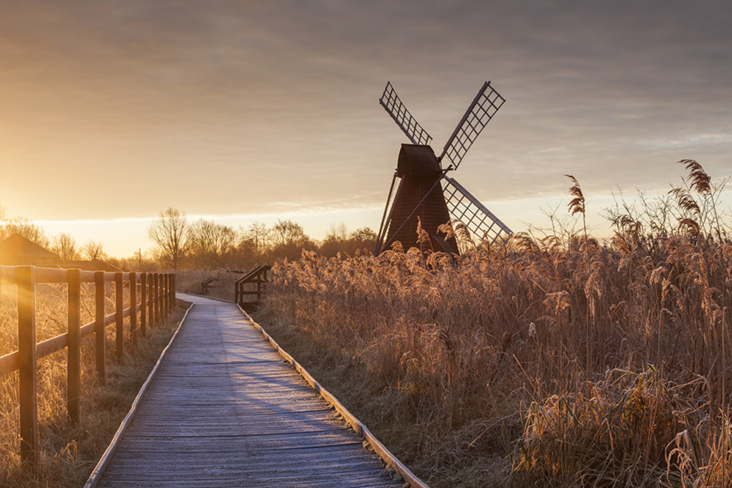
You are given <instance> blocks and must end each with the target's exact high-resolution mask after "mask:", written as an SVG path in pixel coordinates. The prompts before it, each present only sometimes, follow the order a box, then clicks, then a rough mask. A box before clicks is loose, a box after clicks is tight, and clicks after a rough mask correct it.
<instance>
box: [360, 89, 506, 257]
mask: <svg viewBox="0 0 732 488" xmlns="http://www.w3.org/2000/svg"><path fill="white" fill-rule="evenodd" d="M505 101H506V100H505V99H504V98H503V97H502V96H501V95H499V94H498V92H497V91H495V90H494V89H493V87H492V86H491V84H490V82H486V83H484V84H483V87H482V88H481V89H480V91H479V92H478V95H477V96H476V97H475V99H474V100H473V103H471V104H470V106H469V107H468V110H467V111H466V112H465V115H463V118H462V119H461V120H460V122H459V123H458V125H457V127H456V128H455V131H454V132H453V133H452V135H451V136H450V138H449V139H448V140H447V143H446V144H445V147H444V148H443V150H442V154H440V156H439V157H437V156H435V152H434V151H433V150H432V147H431V146H430V145H429V144H430V141H431V140H432V137H431V136H430V135H429V134H428V133H427V132H426V131H425V130H424V129H423V128H422V126H421V125H419V123H418V122H417V121H416V120H415V119H414V117H412V114H411V113H409V110H407V108H406V107H405V106H404V104H403V103H402V101H401V100H400V99H399V97H398V96H397V94H396V91H394V87H392V86H391V82H389V83H387V84H386V88H385V89H384V94H383V95H382V96H381V98H380V99H379V103H381V105H382V106H383V107H384V109H385V110H386V111H387V112H388V113H389V115H391V117H392V118H393V119H394V121H395V122H396V123H397V125H398V126H399V127H400V128H401V129H402V131H404V133H405V134H406V135H407V137H408V138H409V140H410V141H412V144H402V148H401V150H400V151H399V159H398V161H397V169H396V172H395V173H394V177H393V178H392V180H391V187H390V188H389V196H388V198H387V200H386V208H384V215H383V217H382V219H381V226H380V227H379V234H378V238H377V241H376V248H375V249H374V254H375V255H378V254H379V253H380V252H382V251H384V250H386V249H389V248H390V247H391V246H392V245H393V244H394V243H395V242H396V241H400V242H401V243H402V247H403V248H404V249H407V248H409V247H412V246H414V245H416V244H417V225H418V219H419V222H420V223H421V227H422V230H424V231H425V232H427V234H428V235H429V237H430V241H431V242H430V246H431V247H432V249H434V250H436V251H437V250H442V251H446V252H455V253H459V252H460V251H461V250H460V248H459V246H458V242H457V241H456V240H455V239H454V238H450V239H444V235H443V236H440V235H438V233H437V228H438V227H439V226H440V225H442V224H446V223H448V222H449V223H451V224H452V226H453V228H455V229H456V230H458V231H461V232H460V233H461V235H463V236H466V235H469V237H470V238H471V239H480V240H482V241H483V242H488V243H490V244H493V243H495V242H496V241H501V242H502V241H503V240H505V239H506V238H507V237H508V236H509V235H510V234H511V229H509V228H508V227H507V226H506V225H505V224H504V223H503V222H501V221H500V220H499V219H498V218H497V217H496V216H495V215H493V214H492V213H491V212H490V210H488V209H487V208H486V207H485V206H484V205H483V204H482V203H480V202H479V201H478V200H477V199H476V198H475V197H474V196H473V195H471V194H470V193H469V192H468V190H466V189H465V188H464V187H463V186H462V185H461V184H460V183H458V182H457V181H455V179H453V178H451V177H449V176H447V173H448V172H449V171H453V170H456V169H457V168H458V166H460V163H461V162H462V160H463V158H464V157H465V154H466V153H467V152H468V149H470V146H471V145H472V144H473V142H475V140H476V139H477V137H478V135H479V134H480V132H481V131H482V130H483V128H484V127H485V126H486V124H488V122H489V121H490V120H491V119H492V118H493V115H495V113H496V112H497V111H498V109H499V108H501V105H503V103H504V102H505ZM443 163H444V165H445V167H444V168H443ZM397 178H399V179H400V181H399V186H398V187H397V190H396V193H394V185H395V183H396V180H397ZM466 231H467V232H466ZM425 245H426V244H424V243H423V244H422V247H423V249H422V250H426V249H425Z"/></svg>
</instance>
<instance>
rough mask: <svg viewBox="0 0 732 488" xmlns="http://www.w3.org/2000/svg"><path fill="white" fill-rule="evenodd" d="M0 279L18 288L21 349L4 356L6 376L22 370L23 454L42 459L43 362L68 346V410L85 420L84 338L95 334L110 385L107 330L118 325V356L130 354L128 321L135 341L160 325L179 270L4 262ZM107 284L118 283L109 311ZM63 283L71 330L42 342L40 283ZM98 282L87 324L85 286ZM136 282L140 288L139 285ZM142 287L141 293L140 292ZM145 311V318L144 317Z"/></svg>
mask: <svg viewBox="0 0 732 488" xmlns="http://www.w3.org/2000/svg"><path fill="white" fill-rule="evenodd" d="M0 282H1V283H2V284H4V285H15V286H17V289H18V350H17V351H15V352H12V353H10V354H6V355H5V356H2V357H0V375H4V374H8V373H11V372H13V371H18V377H19V402H20V437H21V441H20V458H21V462H22V463H24V464H25V463H30V464H32V465H35V464H36V463H37V461H38V451H39V440H38V406H37V405H38V403H37V402H38V400H37V393H36V390H37V382H36V376H37V375H36V373H37V361H38V359H40V358H43V357H45V356H48V355H49V354H53V353H54V352H57V351H59V350H61V349H63V348H65V347H67V348H68V365H67V372H68V374H67V410H68V414H69V418H70V419H71V421H72V422H75V423H78V422H79V393H80V386H81V351H80V348H81V339H82V338H83V337H86V336H89V335H91V334H94V335H95V346H94V347H95V358H96V370H97V375H98V377H99V381H100V382H101V383H102V384H104V383H105V376H106V374H105V356H106V341H105V339H106V337H105V334H106V329H107V326H109V325H112V324H115V349H116V355H117V357H118V358H120V357H122V355H123V354H124V347H125V337H124V319H125V318H127V317H129V318H130V321H129V323H130V340H131V341H132V343H133V344H134V343H136V342H137V338H138V335H142V336H144V335H145V334H146V328H147V326H148V325H150V326H152V325H155V324H157V323H160V322H161V321H162V320H163V319H164V318H165V317H166V316H167V315H168V314H170V312H171V311H172V309H173V305H174V303H175V274H172V273H132V272H130V273H123V272H117V273H110V272H105V271H81V270H79V269H68V270H67V269H52V268H36V267H34V266H0ZM107 282H114V285H115V286H114V289H115V292H114V295H115V297H114V298H115V312H114V313H113V314H110V315H105V310H104V304H105V299H106V292H105V289H106V286H105V284H106V283H107ZM46 283H61V284H64V283H65V284H67V285H68V331H67V332H66V333H65V334H61V335H58V336H56V337H52V338H51V339H47V340H45V341H43V342H40V343H36V290H35V285H37V284H46ZM82 283H94V295H95V319H94V321H93V322H90V323H88V324H85V325H81V284H82ZM125 283H126V284H127V286H128V287H129V299H128V304H127V307H126V308H125V305H124V289H125ZM133 284H134V286H133ZM138 288H139V293H138ZM138 313H139V321H138Z"/></svg>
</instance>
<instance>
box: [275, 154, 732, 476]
mask: <svg viewBox="0 0 732 488" xmlns="http://www.w3.org/2000/svg"><path fill="white" fill-rule="evenodd" d="M685 164H687V165H689V164H690V163H688V162H685ZM697 165H698V163H697ZM697 165H694V164H691V165H690V166H689V168H690V171H691V172H692V173H691V175H690V181H691V184H690V185H689V186H687V188H686V190H685V192H686V194H687V195H688V196H689V197H690V198H692V199H695V198H696V199H698V198H700V195H701V198H702V199H703V198H707V196H705V195H708V194H705V193H704V192H705V191H707V188H708V186H704V185H703V184H702V183H704V181H702V180H704V177H703V176H700V173H699V169H700V166H697ZM701 171H702V172H703V170H701ZM572 181H573V183H574V184H575V186H574V187H573V190H574V191H573V193H572V195H573V196H574V197H575V199H577V198H580V196H581V198H582V202H576V203H575V205H574V208H575V209H576V208H579V207H578V205H580V204H581V206H582V208H581V210H579V211H580V212H581V213H583V214H584V196H583V195H581V190H580V189H579V184H578V183H577V181H576V180H574V179H573V180H572ZM697 181H699V182H701V183H700V184H699V185H697ZM708 184H709V182H708V181H707V185H708ZM700 185H701V186H700ZM575 187H576V188H575ZM676 193H679V194H681V193H684V192H676ZM695 195H696V196H695ZM694 201H695V202H696V200H694ZM667 203H668V202H667ZM677 203H678V205H679V206H678V207H670V210H671V211H672V212H675V213H672V215H674V216H675V217H676V221H677V222H678V225H677V227H676V228H675V229H671V230H670V231H664V232H660V230H663V229H665V227H664V226H667V225H668V222H671V220H670V219H667V220H666V221H665V223H664V222H661V223H659V222H651V224H653V225H655V226H656V227H655V229H656V231H658V232H655V233H654V231H653V229H654V227H653V225H650V226H649V229H651V230H649V231H648V232H643V226H642V225H641V223H640V221H639V220H638V219H632V218H629V217H628V218H626V219H625V220H623V219H621V218H618V221H617V227H616V228H617V229H618V231H617V232H616V235H615V238H614V239H613V240H611V241H608V242H607V243H605V244H600V243H599V242H598V241H596V240H595V239H593V238H591V237H589V236H586V235H580V236H577V235H576V234H575V235H572V236H569V238H567V239H562V238H561V237H560V236H554V235H549V236H547V237H544V238H541V239H537V238H534V237H533V236H531V235H528V234H514V236H513V237H512V239H511V240H510V242H509V243H508V245H506V246H505V247H491V246H485V245H478V246H477V249H476V250H475V251H474V252H469V253H466V254H465V255H464V256H461V257H457V256H452V255H448V254H444V253H422V252H420V251H419V250H417V249H414V248H413V249H410V250H408V251H407V252H395V251H393V250H390V251H386V252H384V253H382V254H381V255H379V256H378V257H374V256H371V255H360V256H355V257H342V256H338V257H336V258H325V257H322V256H318V255H317V254H315V253H314V252H309V251H305V252H303V254H302V257H301V259H299V260H297V261H294V262H287V261H281V262H279V263H277V265H276V266H275V267H274V268H273V271H274V280H273V283H272V285H271V286H270V296H269V298H268V299H267V303H268V308H267V310H265V311H264V312H263V313H262V315H261V317H262V320H263V321H264V322H265V323H267V324H269V327H270V328H272V333H273V335H275V337H277V340H278V341H280V340H281V341H282V342H283V344H285V347H289V348H292V349H294V351H295V353H296V354H299V355H300V356H301V359H300V360H301V361H303V362H304V364H306V365H307V366H308V367H310V368H313V369H315V370H317V371H320V374H323V375H324V376H325V378H324V383H326V385H327V387H328V388H333V389H334V390H336V392H337V394H339V395H341V396H344V397H345V398H347V399H349V401H350V402H352V403H351V405H349V408H353V409H354V410H355V411H356V412H357V414H358V415H360V416H361V417H363V419H364V420H365V421H366V423H367V424H369V425H370V427H373V430H375V431H376V433H377V435H379V436H380V437H382V438H383V439H384V440H385V441H386V442H387V444H388V445H389V446H390V448H392V449H393V450H394V451H395V452H396V453H397V455H398V456H400V457H401V458H402V459H403V460H405V461H407V462H408V463H410V464H411V465H412V466H413V467H414V469H415V471H416V472H417V473H418V475H420V476H422V477H424V478H425V479H426V480H427V481H428V482H430V484H432V485H433V486H435V487H440V486H486V485H490V484H497V485H504V484H513V485H522V486H701V485H704V486H720V487H722V486H729V483H730V480H731V479H732V478H730V475H731V471H732V464H731V462H730V454H729V453H730V450H729V449H730V441H729V434H730V432H729V430H730V427H729V420H728V419H729V410H728V407H729V405H730V400H732V388H730V386H729V384H728V383H729V378H730V371H729V369H730V364H729V355H730V347H731V346H732V340H731V339H730V330H729V324H730V321H731V319H732V316H731V311H732V294H730V289H732V244H731V243H730V242H729V240H728V239H726V234H725V233H724V230H723V229H722V226H721V220H720V218H719V216H718V214H717V213H716V211H715V212H711V213H710V210H714V207H713V206H711V207H710V206H708V205H705V204H703V203H702V204H701V205H699V204H698V203H697V206H698V208H699V209H705V210H700V211H697V210H695V209H694V208H693V206H690V205H689V202H688V201H687V202H686V203H685V202H684V201H683V200H678V202H677ZM709 215H712V216H713V217H712V218H707V217H708V216H709ZM626 217H627V216H626ZM664 218H667V217H666V216H664ZM705 218H706V220H705ZM684 219H688V220H690V221H691V222H693V224H696V231H695V232H690V231H689V227H688V226H689V225H692V224H688V223H687V224H684ZM700 222H702V223H700ZM715 225H716V229H715V228H714V226H715ZM709 229H712V230H714V232H708V231H709ZM328 371H331V372H335V374H333V373H330V375H331V378H330V379H328V376H329V373H328ZM329 382H330V384H328V383H329ZM505 459H508V460H509V461H503V460H505ZM511 473H512V474H511ZM509 475H510V476H509Z"/></svg>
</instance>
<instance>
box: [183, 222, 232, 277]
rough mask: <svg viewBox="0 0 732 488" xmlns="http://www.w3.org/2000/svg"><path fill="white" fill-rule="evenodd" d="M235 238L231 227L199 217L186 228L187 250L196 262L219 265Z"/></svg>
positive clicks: (228, 252)
mask: <svg viewBox="0 0 732 488" xmlns="http://www.w3.org/2000/svg"><path fill="white" fill-rule="evenodd" d="M236 239H237V234H236V231H235V230H234V229H232V228H231V227H228V226H226V225H223V224H219V223H216V222H214V221H213V220H204V219H199V220H197V221H196V222H194V223H193V224H191V226H190V227H189V228H188V234H187V242H188V251H189V252H190V254H191V255H192V256H193V258H194V259H195V261H196V263H197V264H204V265H207V266H215V265H221V264H223V261H224V258H226V257H227V256H228V255H230V254H231V253H232V251H233V249H234V246H235V244H236Z"/></svg>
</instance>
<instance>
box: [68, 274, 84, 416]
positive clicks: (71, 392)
mask: <svg viewBox="0 0 732 488" xmlns="http://www.w3.org/2000/svg"><path fill="white" fill-rule="evenodd" d="M67 281H68V302H69V303H68V305H69V332H68V342H69V353H68V361H67V362H68V368H67V376H66V408H67V410H68V413H69V419H71V422H73V423H74V424H78V423H79V392H80V390H81V337H80V334H79V331H80V329H81V272H80V270H79V269H70V270H68V271H67Z"/></svg>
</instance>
